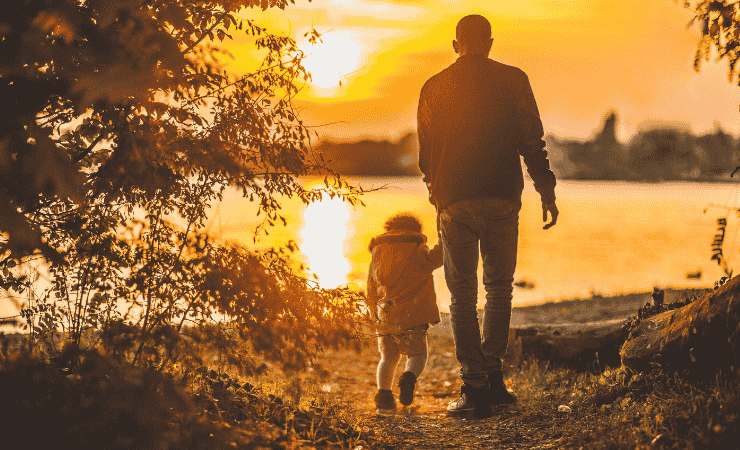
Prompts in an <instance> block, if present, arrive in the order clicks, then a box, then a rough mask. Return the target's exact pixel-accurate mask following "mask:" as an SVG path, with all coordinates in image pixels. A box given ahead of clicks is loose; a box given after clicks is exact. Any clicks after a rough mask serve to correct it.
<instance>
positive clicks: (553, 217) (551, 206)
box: [542, 201, 560, 230]
mask: <svg viewBox="0 0 740 450" xmlns="http://www.w3.org/2000/svg"><path fill="white" fill-rule="evenodd" d="M548 214H549V215H550V221H549V222H548V221H547V216H548ZM558 214H560V211H558V207H557V206H556V205H555V202H554V201H552V202H542V221H543V222H545V225H544V226H543V227H542V229H543V230H549V229H550V228H552V227H554V226H555V224H556V223H558Z"/></svg>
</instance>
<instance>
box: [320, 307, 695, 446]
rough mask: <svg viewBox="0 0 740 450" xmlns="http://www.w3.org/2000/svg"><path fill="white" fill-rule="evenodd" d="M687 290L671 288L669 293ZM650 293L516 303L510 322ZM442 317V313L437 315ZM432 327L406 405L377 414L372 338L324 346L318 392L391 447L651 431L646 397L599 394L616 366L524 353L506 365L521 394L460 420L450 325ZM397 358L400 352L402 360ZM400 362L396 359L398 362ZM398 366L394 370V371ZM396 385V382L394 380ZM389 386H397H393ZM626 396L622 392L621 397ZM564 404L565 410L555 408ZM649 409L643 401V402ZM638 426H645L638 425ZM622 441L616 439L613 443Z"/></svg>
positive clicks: (613, 313)
mask: <svg viewBox="0 0 740 450" xmlns="http://www.w3.org/2000/svg"><path fill="white" fill-rule="evenodd" d="M684 294H687V293H685V292H671V293H670V295H671V296H674V295H675V296H678V295H684ZM647 298H649V297H648V295H646V294H642V295H630V296H622V297H615V298H610V299H600V298H599V299H593V300H590V301H582V302H566V303H562V304H549V305H543V306H541V307H532V308H523V309H518V310H517V309H515V311H514V316H513V317H512V322H513V323H527V322H530V321H536V322H540V323H555V322H574V321H575V322H577V321H591V320H605V319H614V318H623V317H626V316H627V315H629V314H631V313H634V312H635V311H636V310H637V308H638V307H639V306H640V305H642V304H644V302H645V301H646V300H647ZM443 322H444V321H443ZM435 328H436V330H435V329H434V328H433V329H432V330H434V331H432V332H431V333H430V338H429V344H430V345H429V346H430V348H429V353H430V356H429V360H428V363H427V367H426V369H425V371H424V373H423V374H422V376H421V377H420V380H419V383H418V385H417V391H416V392H417V395H416V398H415V402H414V405H413V408H412V409H411V410H410V411H402V410H399V411H398V413H397V414H396V415H394V416H390V417H379V416H377V415H376V414H375V407H374V403H373V398H372V397H373V395H374V393H375V375H374V374H375V367H376V364H377V358H378V353H377V350H376V348H375V345H374V343H373V342H371V341H367V342H365V343H364V345H363V348H362V350H361V351H360V352H359V353H355V352H352V351H342V352H334V353H329V354H327V355H326V356H325V358H324V360H323V361H322V365H323V367H324V368H326V369H327V370H328V372H327V373H326V374H324V376H322V377H321V378H316V379H315V381H316V383H317V385H318V386H319V388H320V390H321V391H323V393H324V395H326V396H327V397H329V398H331V399H332V400H333V401H338V402H340V403H342V404H344V405H345V406H346V407H347V408H348V409H350V410H351V411H352V412H353V414H354V415H355V416H356V417H357V418H358V420H359V421H360V424H361V426H362V427H363V429H366V430H368V431H372V433H373V434H374V435H375V436H377V437H379V438H380V440H381V441H382V442H385V443H387V445H386V446H387V447H390V448H415V449H424V448H465V449H478V448H495V449H498V448H533V449H547V448H604V447H613V446H614V443H613V442H611V441H610V438H609V437H608V436H609V435H611V433H614V432H615V430H614V429H612V427H613V426H615V425H616V422H621V423H622V424H623V425H622V429H623V431H624V435H623V436H622V438H621V439H620V441H622V443H624V442H625V440H626V442H631V443H632V445H630V446H634V444H635V443H636V442H637V441H645V440H647V442H648V443H649V442H650V440H651V439H652V438H653V436H654V434H653V433H654V432H653V431H650V430H652V429H653V428H654V420H653V419H650V420H653V422H650V423H647V422H646V423H644V424H643V423H642V421H643V420H647V417H646V415H645V412H644V411H645V410H646V409H645V407H644V405H639V404H635V403H634V402H633V401H632V400H631V399H630V398H629V396H626V397H624V394H620V393H619V392H617V393H616V394H614V395H611V394H609V396H611V397H613V398H609V399H607V400H604V399H598V398H597V397H598V396H599V395H600V394H599V392H600V391H601V390H602V389H603V388H606V390H607V391H610V389H611V390H613V389H612V388H611V387H610V386H616V385H617V382H616V381H615V377H617V376H618V375H617V374H616V371H614V370H607V371H606V372H604V373H601V374H591V373H579V372H574V371H572V370H567V369H550V368H549V367H548V366H547V365H546V364H544V363H540V362H537V361H526V362H524V363H523V364H522V365H521V366H520V367H517V368H512V369H510V370H508V371H507V383H508V384H510V385H511V386H512V387H513V389H514V390H515V391H516V393H517V396H518V397H519V402H518V403H517V404H516V405H514V406H508V407H500V408H498V409H497V410H495V411H494V415H493V417H491V418H488V419H484V420H465V419H458V418H451V417H448V416H447V415H446V413H445V408H446V406H447V403H448V402H450V401H451V400H453V399H454V398H455V397H456V396H457V395H458V392H459V388H460V381H459V373H458V370H459V365H458V363H457V361H456V359H455V357H454V347H453V342H452V338H451V336H450V332H449V329H448V328H447V329H445V328H444V327H443V326H438V327H435ZM402 363H403V360H402ZM399 369H400V367H399ZM400 372H401V370H397V373H396V376H398V375H399V374H400ZM394 386H395V384H394ZM394 394H395V395H396V397H397V395H398V389H397V388H396V387H394ZM623 397H624V398H627V400H624V398H623ZM560 405H566V406H569V407H570V408H571V412H560V411H558V407H559V406H560ZM648 411H649V409H648ZM643 429H647V430H648V431H647V432H644V433H643V431H642V430H643ZM619 446H620V445H617V447H619Z"/></svg>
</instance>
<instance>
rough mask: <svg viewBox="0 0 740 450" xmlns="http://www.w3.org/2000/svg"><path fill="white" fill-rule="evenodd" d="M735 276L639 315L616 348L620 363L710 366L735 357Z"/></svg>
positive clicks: (738, 289) (739, 327)
mask: <svg viewBox="0 0 740 450" xmlns="http://www.w3.org/2000/svg"><path fill="white" fill-rule="evenodd" d="M738 335H740V276H736V277H734V278H733V279H731V280H730V281H728V282H727V283H726V284H725V285H724V286H722V287H721V288H719V289H717V290H714V291H710V292H708V293H706V294H705V295H704V296H702V297H701V298H699V299H697V300H694V301H693V302H692V303H690V304H688V305H686V306H684V307H683V308H679V309H675V310H672V311H666V312H664V313H661V314H658V315H655V316H653V317H650V318H647V319H644V320H642V321H641V322H640V323H639V325H638V326H637V327H636V328H635V329H634V330H633V331H632V332H631V333H630V336H629V338H628V339H627V341H626V342H625V343H624V345H623V346H622V349H621V352H620V354H621V359H622V363H623V364H624V365H625V366H627V367H629V368H632V369H635V370H644V369H648V368H650V367H663V368H666V369H691V370H692V371H696V372H711V371H714V370H716V369H717V368H721V367H729V366H734V367H737V365H738V362H739V361H740V354H739V353H738V350H740V346H739V345H738Z"/></svg>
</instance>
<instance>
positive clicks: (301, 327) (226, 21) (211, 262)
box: [0, 0, 358, 365]
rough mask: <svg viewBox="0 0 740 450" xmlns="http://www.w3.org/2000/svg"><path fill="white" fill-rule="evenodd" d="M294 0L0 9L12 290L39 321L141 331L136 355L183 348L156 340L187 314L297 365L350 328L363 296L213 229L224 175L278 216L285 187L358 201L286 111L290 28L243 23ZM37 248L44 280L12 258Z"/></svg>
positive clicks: (79, 334) (301, 74) (296, 77)
mask: <svg viewBox="0 0 740 450" xmlns="http://www.w3.org/2000/svg"><path fill="white" fill-rule="evenodd" d="M289 3H292V1H289V0H178V1H169V0H117V1H108V0H19V1H17V2H11V3H10V4H8V5H5V7H4V10H3V16H2V17H0V34H1V36H0V99H1V100H2V104H3V109H2V112H1V113H0V288H2V289H6V290H9V291H13V292H15V293H19V292H20V293H22V295H23V296H25V297H29V298H30V299H31V301H30V302H29V303H28V304H27V305H26V308H25V310H24V317H25V318H26V319H27V320H28V321H29V323H30V324H31V325H32V330H34V331H36V332H47V333H46V335H47V336H52V337H53V336H54V333H53V332H49V331H54V330H56V329H59V328H62V329H63V330H64V331H65V332H67V334H66V335H67V336H69V337H70V339H71V340H72V341H73V342H74V343H76V344H78V345H79V344H81V343H82V342H83V335H84V334H85V332H86V330H89V329H110V328H111V327H113V326H114V325H115V326H117V327H118V329H119V330H122V329H130V331H131V333H133V335H135V339H134V341H135V342H136V344H135V345H132V347H131V348H130V349H129V350H130V352H129V353H128V354H127V356H128V357H130V358H131V359H132V360H134V361H136V362H140V361H142V360H144V359H146V358H145V356H146V355H147V354H148V353H147V352H150V353H152V354H153V355H157V356H156V357H157V358H160V359H161V358H165V359H166V358H167V357H170V356H172V355H171V354H169V356H167V357H163V356H162V353H161V352H159V350H158V349H161V348H165V347H166V346H164V347H162V346H161V345H159V344H161V343H162V342H164V341H163V340H162V339H163V338H162V337H163V336H168V335H170V334H173V333H174V335H175V336H176V335H177V334H178V332H179V331H181V330H182V329H183V325H184V324H186V323H191V322H195V323H198V324H201V325H204V324H219V326H218V327H216V329H217V330H219V332H222V334H224V333H226V331H225V330H226V329H227V328H228V333H231V334H230V336H232V337H233V336H236V335H239V336H240V337H242V338H245V339H247V340H248V342H249V343H250V345H252V347H253V349H254V350H255V351H257V352H258V353H262V354H265V355H272V356H273V357H275V358H276V359H283V360H288V361H289V362H290V363H291V364H296V365H300V364H302V363H305V358H303V357H304V356H305V355H309V356H310V354H311V353H312V351H313V350H314V349H315V348H319V347H321V346H322V345H329V344H336V343H338V342H346V341H348V340H349V338H350V324H351V323H352V320H349V319H350V317H351V316H352V314H354V312H355V303H354V297H353V294H350V293H348V292H343V291H331V292H326V291H321V290H319V289H316V288H315V287H313V286H312V285H310V283H307V282H306V281H305V280H302V279H300V278H299V277H297V276H296V275H295V274H294V273H293V272H292V271H291V266H290V264H289V263H288V262H287V256H286V255H287V253H286V252H283V251H270V252H267V253H252V252H248V251H246V250H245V249H243V248H241V247H238V246H234V245H226V244H223V243H218V242H216V241H214V240H213V239H212V238H211V237H210V236H208V235H207V233H206V231H205V230H204V229H203V227H204V224H205V221H206V219H207V211H208V209H209V207H210V206H211V205H213V203H214V202H216V201H218V200H220V199H221V196H222V194H223V192H224V190H225V189H226V188H227V187H228V186H232V187H235V188H237V189H239V190H241V192H242V193H243V194H244V195H245V196H246V197H247V198H249V199H250V200H253V201H254V202H256V203H257V204H258V208H259V213H260V214H263V215H264V217H265V221H266V223H267V224H268V225H270V224H273V223H275V222H276V221H279V220H284V219H283V218H282V216H281V214H280V198H281V197H282V196H289V197H290V196H293V197H298V198H300V199H301V200H303V201H304V202H310V201H314V200H317V199H320V198H321V197H322V196H323V195H332V196H333V195H338V196H340V197H341V198H343V199H345V200H347V201H350V202H354V201H356V199H357V197H356V196H357V194H358V191H357V190H356V189H354V188H353V187H351V186H349V185H348V184H347V183H346V182H344V180H342V179H340V178H339V177H338V176H335V175H334V174H332V173H330V172H328V171H327V170H326V168H325V166H324V164H323V161H322V160H321V159H320V158H318V157H316V156H315V155H314V154H313V153H312V151H311V147H310V136H309V132H308V130H307V128H306V127H305V126H304V124H303V122H302V121H301V120H300V118H299V117H298V115H297V114H296V112H295V110H294V109H293V107H292V99H293V97H294V96H295V95H296V93H297V92H298V90H299V88H300V85H301V83H302V82H303V81H305V80H307V79H309V77H310V75H309V74H308V73H307V72H306V70H305V69H304V68H303V67H302V65H301V58H302V53H301V51H300V50H299V49H298V48H297V47H296V43H295V41H294V40H293V39H292V38H290V37H287V36H280V35H276V34H273V33H270V32H269V31H268V30H267V29H265V28H263V27H261V26H259V25H258V24H256V23H255V22H253V21H252V20H249V19H245V18H244V16H245V14H246V13H247V12H248V11H249V9H248V8H255V7H260V8H263V9H265V8H273V7H274V8H281V9H283V8H285V7H286V6H288V4H289ZM245 8H246V9H245ZM237 33H240V34H242V35H245V36H246V37H247V38H249V39H251V42H252V43H253V44H254V51H255V52H256V54H260V55H263V60H262V62H261V64H260V65H259V66H258V67H256V68H255V69H254V70H253V71H252V72H250V73H246V74H241V75H238V76H237V75H234V74H232V73H229V72H227V71H226V70H225V68H224V61H225V59H226V58H227V57H228V55H227V53H226V52H225V51H224V50H223V48H222V47H221V45H220V44H221V42H223V41H227V40H230V39H233V37H234V36H235V35H236V34H237ZM309 37H310V38H311V39H316V34H315V33H314V34H311V35H310V36H309ZM309 173H324V174H326V175H327V176H326V178H325V188H324V189H310V190H307V189H305V188H304V187H303V186H302V185H301V183H300V180H299V178H298V177H300V176H301V175H304V174H309ZM39 259H40V260H41V261H42V263H43V265H44V268H45V269H44V270H45V271H48V274H49V283H48V285H44V284H43V283H34V282H33V279H29V278H24V277H23V276H22V273H21V272H22V271H20V270H18V268H19V267H24V268H28V267H29V264H30V262H31V261H34V260H36V261H38V260H39ZM127 327H133V328H127ZM283 332H284V334H280V333H283ZM168 333H169V334H168ZM102 336H103V338H105V336H106V335H105V334H103V335H102ZM160 338H162V339H160ZM157 339H159V340H157ZM110 341H111V340H110V339H108V341H107V342H110ZM291 348H292V349H294V350H296V351H294V352H292V353H291ZM166 350H168V351H170V350H172V349H171V348H169V347H166ZM170 353H171V352H170Z"/></svg>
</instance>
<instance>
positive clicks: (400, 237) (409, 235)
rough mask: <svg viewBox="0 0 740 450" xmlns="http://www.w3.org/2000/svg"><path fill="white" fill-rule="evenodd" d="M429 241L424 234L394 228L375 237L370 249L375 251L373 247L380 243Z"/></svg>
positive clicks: (421, 242) (418, 242)
mask: <svg viewBox="0 0 740 450" xmlns="http://www.w3.org/2000/svg"><path fill="white" fill-rule="evenodd" d="M426 242H427V237H426V236H425V235H424V234H422V233H418V232H415V231H405V230H398V231H396V230H394V231H388V232H385V233H383V234H381V235H379V236H376V237H374V238H373V239H372V240H371V241H370V247H369V249H370V251H371V252H372V251H373V248H375V247H376V246H378V245H381V244H417V245H418V244H425V243H426Z"/></svg>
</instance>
